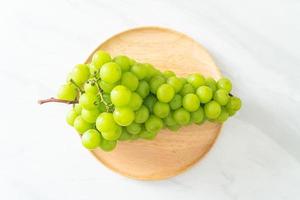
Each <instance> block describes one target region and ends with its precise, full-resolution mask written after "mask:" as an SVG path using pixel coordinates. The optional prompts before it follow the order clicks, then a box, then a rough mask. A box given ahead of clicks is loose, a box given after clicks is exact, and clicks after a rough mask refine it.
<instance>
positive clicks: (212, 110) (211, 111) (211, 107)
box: [204, 101, 221, 119]
mask: <svg viewBox="0 0 300 200" xmlns="http://www.w3.org/2000/svg"><path fill="white" fill-rule="evenodd" d="M204 112H205V116H206V117H207V118H208V119H216V118H217V117H218V116H219V115H220V113H221V106H220V104H218V103H217V102H216V101H211V102H209V103H207V104H205V106H204Z"/></svg>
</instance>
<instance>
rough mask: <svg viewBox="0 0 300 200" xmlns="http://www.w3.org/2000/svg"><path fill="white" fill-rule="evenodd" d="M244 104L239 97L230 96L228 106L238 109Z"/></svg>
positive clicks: (231, 108)
mask: <svg viewBox="0 0 300 200" xmlns="http://www.w3.org/2000/svg"><path fill="white" fill-rule="evenodd" d="M241 106H242V101H241V99H240V98H238V97H230V99H229V101H228V103H227V105H226V108H227V109H229V110H233V111H238V110H239V109H240V108H241Z"/></svg>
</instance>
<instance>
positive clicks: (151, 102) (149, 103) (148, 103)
mask: <svg viewBox="0 0 300 200" xmlns="http://www.w3.org/2000/svg"><path fill="white" fill-rule="evenodd" d="M156 101H157V99H156V97H155V96H154V95H152V94H150V95H149V96H147V97H146V99H145V100H144V105H145V106H146V107H147V108H148V110H149V111H150V112H152V110H153V106H154V104H155V102H156Z"/></svg>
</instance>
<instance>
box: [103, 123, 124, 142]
mask: <svg viewBox="0 0 300 200" xmlns="http://www.w3.org/2000/svg"><path fill="white" fill-rule="evenodd" d="M101 134H102V137H103V138H104V139H106V140H109V141H113V140H117V139H118V138H119V137H120V136H121V134H122V127H121V126H118V125H116V127H115V129H113V130H109V131H102V132H101Z"/></svg>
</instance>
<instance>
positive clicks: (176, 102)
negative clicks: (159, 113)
mask: <svg viewBox="0 0 300 200" xmlns="http://www.w3.org/2000/svg"><path fill="white" fill-rule="evenodd" d="M169 104H170V107H171V109H172V110H177V109H178V108H180V107H181V105H182V97H181V96H180V95H179V94H176V95H175V96H174V98H173V99H172V100H171V101H170V103H169Z"/></svg>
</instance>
